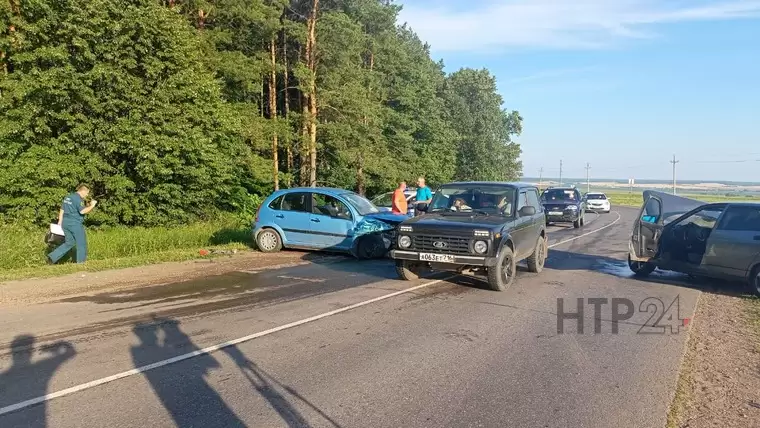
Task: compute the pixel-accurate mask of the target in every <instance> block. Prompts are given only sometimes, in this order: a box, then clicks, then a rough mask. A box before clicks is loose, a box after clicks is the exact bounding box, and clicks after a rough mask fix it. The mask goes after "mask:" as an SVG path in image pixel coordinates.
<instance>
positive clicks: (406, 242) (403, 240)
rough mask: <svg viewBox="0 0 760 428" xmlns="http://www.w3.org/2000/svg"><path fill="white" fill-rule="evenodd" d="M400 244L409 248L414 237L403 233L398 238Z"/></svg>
mask: <svg viewBox="0 0 760 428" xmlns="http://www.w3.org/2000/svg"><path fill="white" fill-rule="evenodd" d="M398 246H399V247H401V248H409V247H411V246H412V238H410V237H408V236H406V235H403V236H400V237H399V238H398Z"/></svg>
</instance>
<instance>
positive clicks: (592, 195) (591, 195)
mask: <svg viewBox="0 0 760 428" xmlns="http://www.w3.org/2000/svg"><path fill="white" fill-rule="evenodd" d="M586 199H589V200H591V199H601V200H606V199H607V196H605V195H603V194H601V193H589V194H587V195H586Z"/></svg>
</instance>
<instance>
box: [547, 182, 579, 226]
mask: <svg viewBox="0 0 760 428" xmlns="http://www.w3.org/2000/svg"><path fill="white" fill-rule="evenodd" d="M541 203H542V204H543V205H544V211H546V224H547V226H548V225H549V224H551V223H572V224H573V227H575V228H576V229H577V228H579V227H581V226H583V225H584V224H585V223H586V218H585V213H586V203H585V202H584V201H583V197H582V196H581V192H579V191H578V189H576V188H575V187H549V188H548V189H546V190H544V193H542V194H541Z"/></svg>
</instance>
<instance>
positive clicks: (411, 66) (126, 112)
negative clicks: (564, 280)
mask: <svg viewBox="0 0 760 428" xmlns="http://www.w3.org/2000/svg"><path fill="white" fill-rule="evenodd" d="M400 9H401V6H400V5H398V4H395V3H393V2H392V1H390V0H0V112H2V115H0V221H3V222H6V223H7V222H11V223H18V222H21V223H45V222H47V221H50V220H51V219H52V217H54V216H55V213H56V212H57V207H58V204H59V203H60V199H61V198H62V196H63V195H64V194H65V193H66V192H67V191H70V189H72V188H73V187H74V186H76V185H77V184H78V183H80V182H86V183H88V184H90V186H91V187H92V190H93V191H92V194H93V195H94V196H95V197H96V198H98V199H99V200H100V201H101V204H100V205H99V209H98V210H96V211H95V212H93V214H92V217H91V221H93V222H95V223H100V224H124V225H146V226H148V225H163V224H173V223H178V222H187V221H193V220H197V219H204V218H209V217H212V216H214V215H215V214H216V213H218V212H220V211H239V210H243V209H249V208H250V206H251V205H252V204H255V203H256V201H257V200H258V199H259V198H260V196H261V195H265V194H267V193H268V192H271V191H272V190H273V189H278V188H281V187H292V186H335V187H341V188H348V189H352V190H355V191H357V192H359V193H361V194H367V195H373V194H375V193H377V192H384V191H388V190H390V189H393V188H394V187H395V186H396V184H397V182H398V181H399V180H401V179H406V180H413V179H414V178H415V177H416V176H418V175H425V176H426V177H427V178H428V181H429V182H431V183H441V182H446V181H450V180H453V179H458V180H469V179H478V180H509V179H516V178H518V177H519V176H520V174H521V164H520V162H519V160H518V158H519V154H520V147H519V145H518V144H517V143H515V142H513V141H512V139H513V137H514V136H515V135H518V134H519V133H520V132H521V127H522V118H521V117H520V115H519V114H518V113H517V112H516V111H509V110H504V109H503V108H502V104H503V100H502V98H501V96H500V95H499V94H498V91H497V87H496V82H495V79H494V77H493V76H492V75H491V74H490V73H489V71H488V70H486V69H480V70H475V69H461V70H459V71H456V72H454V73H451V74H448V75H447V74H446V73H445V72H444V68H443V63H442V62H436V61H434V60H433V59H432V58H431V56H430V48H429V46H428V45H427V44H426V43H424V42H423V41H422V40H420V39H419V38H418V37H417V35H416V34H415V33H414V32H413V30H412V29H411V28H409V27H408V26H407V25H398V24H397V17H398V13H399V11H400Z"/></svg>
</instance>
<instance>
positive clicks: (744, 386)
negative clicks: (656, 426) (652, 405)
mask: <svg viewBox="0 0 760 428" xmlns="http://www.w3.org/2000/svg"><path fill="white" fill-rule="evenodd" d="M757 304H758V302H757V301H753V300H751V299H747V298H743V297H737V296H733V295H727V294H716V293H711V292H705V293H703V294H702V296H701V297H700V302H699V307H698V309H697V314H696V316H695V317H694V324H693V330H692V332H691V334H692V337H691V338H690V346H689V350H688V351H687V355H686V359H685V362H684V366H683V368H682V374H681V376H682V380H681V382H680V387H681V390H680V391H679V394H681V396H676V402H675V405H678V406H680V407H681V409H680V411H679V412H678V413H679V414H678V417H677V419H678V420H677V421H672V422H674V423H671V426H678V427H682V428H705V427H720V428H730V427H742V428H744V427H760V332H759V331H758V329H757V324H756V323H757V320H756V319H754V317H755V316H758V313H757V312H755V313H754V314H752V313H751V312H750V311H749V310H748V307H749V305H757Z"/></svg>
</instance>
